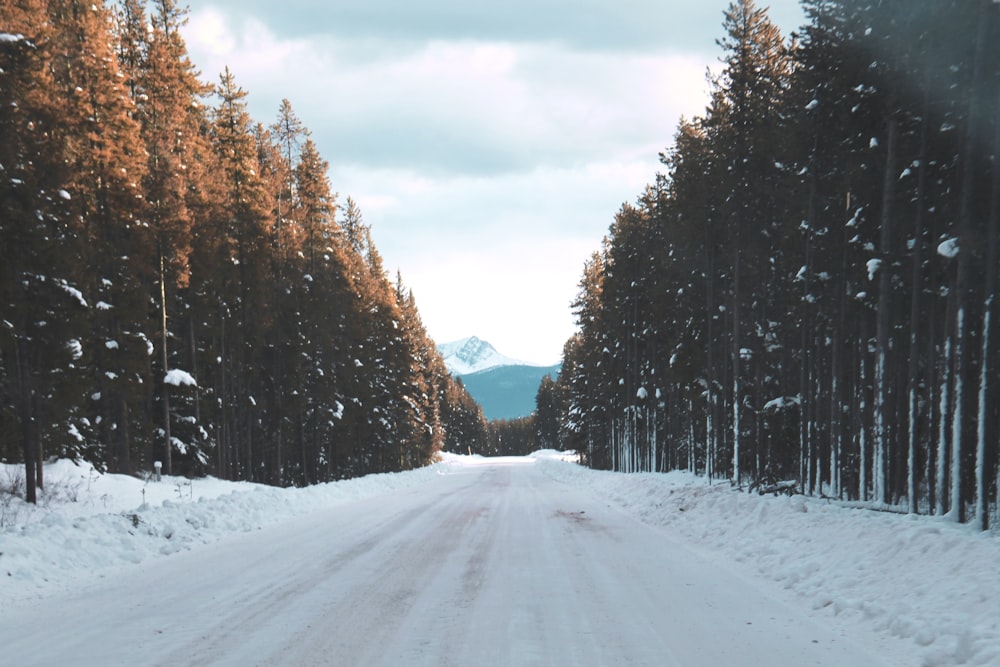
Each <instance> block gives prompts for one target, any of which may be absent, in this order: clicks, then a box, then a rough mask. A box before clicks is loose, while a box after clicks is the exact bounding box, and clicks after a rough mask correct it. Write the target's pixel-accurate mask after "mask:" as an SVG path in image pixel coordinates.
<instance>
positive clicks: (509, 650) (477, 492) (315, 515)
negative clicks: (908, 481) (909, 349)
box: [0, 452, 1000, 667]
mask: <svg viewBox="0 0 1000 667" xmlns="http://www.w3.org/2000/svg"><path fill="white" fill-rule="evenodd" d="M566 458H570V457H567V456H565V455H560V454H558V453H555V452H539V453H536V454H535V455H533V456H531V457H526V458H503V459H487V458H478V457H462V456H454V455H446V456H445V457H444V460H443V461H442V462H441V463H438V464H436V465H434V466H431V467H429V468H424V469H421V470H416V471H411V472H407V473H400V474H389V475H372V476H369V477H364V478H361V479H357V480H349V481H344V482H337V483H332V484H325V485H319V486H314V487H309V488H306V489H277V488H272V487H264V486H259V485H252V484H246V483H231V482H223V481H220V480H215V479H196V480H193V481H192V480H185V479H182V478H169V477H165V478H164V479H163V480H162V481H160V482H153V481H148V482H147V481H143V480H140V479H135V478H130V477H125V476H118V475H101V474H98V473H96V472H94V471H93V470H92V469H91V468H89V467H86V466H76V465H74V464H72V463H70V462H65V461H63V462H59V463H57V464H53V465H49V466H47V467H46V471H45V473H46V479H47V480H48V483H47V490H46V492H45V494H44V495H43V497H42V500H41V502H40V504H39V506H38V507H29V506H26V505H24V503H23V502H21V501H20V499H18V498H17V497H16V496H14V495H11V494H9V493H5V494H4V495H3V497H2V500H0V521H2V524H3V527H2V528H0V599H2V600H3V604H2V605H0V645H2V646H3V651H4V661H5V662H9V664H24V665H30V664H134V665H142V664H164V665H166V664H206V665H230V664H231V665H248V664H288V665H292V664H330V663H331V660H332V661H333V662H336V663H338V664H386V665H388V664H407V665H421V664H425V665H437V664H456V665H462V664H477V665H490V664H497V665H499V664H517V665H530V664H537V665H548V664H560V665H574V664H576V665H585V664H634V665H685V666H689V667H690V666H697V665H706V666H710V665H761V664H767V665H769V666H782V665H789V666H790V667H799V666H800V665H900V666H902V665H915V666H916V665H923V666H928V667H929V666H936V665H959V664H967V665H1000V626H998V624H1000V596H998V595H997V592H998V591H1000V568H997V567H996V564H997V563H998V562H1000V541H998V539H997V535H996V533H977V532H974V531H973V530H971V529H970V528H969V527H967V526H960V525H955V524H953V523H949V522H946V521H944V520H941V519H937V518H931V517H913V516H905V515H898V514H890V513H885V512H873V511H870V510H862V509H852V508H849V507H845V506H842V505H839V504H836V503H833V502H827V501H822V500H816V499H807V498H804V497H802V496H793V497H791V498H789V497H784V496H781V497H771V496H758V495H751V494H747V493H745V492H740V491H734V490H732V489H731V488H729V486H728V485H727V484H715V485H708V484H707V483H706V482H705V480H704V479H699V478H696V477H694V476H691V475H688V474H683V473H671V474H667V475H654V474H633V475H624V474H619V473H607V472H596V471H591V470H587V469H585V468H582V467H580V466H577V465H575V464H574V463H572V462H568V461H564V460H560V459H566ZM18 474H19V469H18V468H16V467H14V466H7V467H4V468H0V487H4V486H10V485H14V486H16V482H17V479H18Z"/></svg>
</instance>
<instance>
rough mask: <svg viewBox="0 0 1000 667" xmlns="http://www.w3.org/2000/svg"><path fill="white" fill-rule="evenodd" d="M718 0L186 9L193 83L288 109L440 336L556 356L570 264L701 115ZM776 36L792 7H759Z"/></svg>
mask: <svg viewBox="0 0 1000 667" xmlns="http://www.w3.org/2000/svg"><path fill="white" fill-rule="evenodd" d="M726 4H727V2H726V1H725V0H506V1H505V2H502V3H487V2H481V1H480V0H427V1H421V2H418V1H414V0H314V1H309V0H279V1H275V0H190V9H191V13H190V15H189V23H188V25H187V27H186V29H185V33H184V34H185V39H186V40H187V45H188V49H189V51H190V54H191V59H192V61H193V62H194V63H195V65H197V66H198V68H199V69H200V70H201V71H202V76H203V78H205V79H206V80H211V81H213V82H214V81H218V74H219V73H220V72H221V71H222V70H223V68H224V67H225V66H227V65H228V66H229V68H230V69H231V70H232V72H233V74H234V75H235V77H236V81H237V83H238V84H239V85H240V86H241V87H243V88H244V89H245V90H247V91H248V92H249V98H248V103H249V106H250V112H251V114H252V115H253V116H254V118H255V119H256V120H259V121H261V122H264V123H266V124H270V123H272V122H273V121H274V120H275V118H276V117H277V113H278V108H279V105H280V103H281V100H282V98H287V99H288V100H289V101H290V102H291V103H292V107H293V108H294V109H295V111H296V113H297V114H298V116H299V117H300V118H301V119H302V121H303V122H304V123H305V124H306V126H307V127H308V128H309V129H310V130H311V131H312V136H313V139H314V141H315V142H316V143H317V145H318V147H319V150H320V152H321V153H322V155H323V157H324V158H325V159H326V160H328V161H329V162H330V179H331V182H332V184H333V188H334V190H335V191H337V192H338V193H340V197H339V202H340V203H341V204H343V203H344V202H345V201H346V199H347V196H348V195H350V196H351V197H352V198H354V199H355V200H356V201H357V203H358V205H359V206H360V208H361V210H362V213H363V214H364V218H365V222H366V223H368V224H369V225H371V226H372V230H373V233H374V238H375V244H376V245H377V247H378V249H379V251H380V252H381V253H382V256H383V259H384V261H385V266H386V269H387V270H388V271H390V272H391V273H392V275H393V276H395V271H396V270H397V269H399V270H400V271H401V272H402V275H403V281H404V282H405V283H406V284H407V285H408V286H409V287H410V288H411V289H412V290H413V291H414V294H415V295H416V298H417V305H418V307H419V309H420V313H421V316H422V317H423V320H424V324H425V325H426V326H427V329H428V331H429V333H430V335H431V336H432V337H433V338H434V339H435V340H436V341H438V342H439V343H444V342H449V341H452V340H456V339H459V338H464V337H466V336H471V335H476V336H479V337H480V338H483V339H485V340H487V341H489V342H490V343H492V344H493V345H494V347H496V348H497V349H498V350H499V351H500V352H502V353H503V354H506V355H508V356H512V357H515V358H518V359H522V360H525V361H529V362H533V363H540V364H551V363H556V362H558V361H559V358H560V356H561V352H562V346H563V343H565V341H566V340H567V339H568V338H569V336H570V335H571V334H572V333H573V331H574V328H575V326H574V322H573V316H572V313H571V312H570V302H571V301H572V300H573V298H574V297H575V295H576V294H577V291H578V285H577V284H578V282H579V279H580V276H581V274H582V270H583V264H584V262H585V261H586V259H587V258H588V257H589V256H590V254H591V253H592V252H594V251H595V250H597V249H599V247H600V244H601V239H602V238H603V236H604V235H605V233H606V232H607V230H608V226H609V225H610V224H611V222H612V220H613V219H614V215H615V213H616V211H617V210H618V209H619V208H620V206H621V204H622V203H623V202H626V201H628V202H632V201H634V200H635V199H636V197H637V196H638V195H639V194H640V193H641V192H642V190H643V188H644V187H645V185H646V184H647V183H649V182H652V181H653V180H654V178H655V174H656V172H657V171H658V169H659V168H660V165H659V163H658V160H657V154H658V153H659V152H661V151H663V150H665V149H666V148H667V147H668V146H669V145H670V143H671V142H672V138H673V134H674V131H675V130H676V127H677V123H678V120H679V119H680V117H681V116H682V115H684V116H687V117H692V116H695V115H700V114H702V113H703V111H704V108H705V105H706V102H707V93H708V84H707V83H706V78H705V73H706V69H707V68H708V67H713V68H717V67H718V59H719V56H720V54H721V51H720V49H719V47H718V46H717V45H716V43H715V40H716V39H718V38H720V37H722V19H723V16H722V12H723V10H724V9H725V6H726ZM760 4H761V5H764V6H770V7H771V11H770V16H771V18H772V20H773V21H774V22H775V23H777V25H778V26H779V27H780V28H781V29H782V31H783V32H784V33H785V34H786V35H787V33H789V32H790V31H792V30H795V29H797V28H798V27H799V26H800V24H801V23H802V22H803V17H802V12H801V10H800V8H799V7H798V3H797V0H773V1H772V2H770V3H764V2H762V3H760Z"/></svg>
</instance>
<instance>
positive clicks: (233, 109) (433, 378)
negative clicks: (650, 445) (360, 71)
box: [0, 0, 486, 501]
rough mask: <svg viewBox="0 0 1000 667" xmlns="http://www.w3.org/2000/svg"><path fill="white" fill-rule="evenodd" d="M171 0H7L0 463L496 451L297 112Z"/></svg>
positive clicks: (169, 468)
mask: <svg viewBox="0 0 1000 667" xmlns="http://www.w3.org/2000/svg"><path fill="white" fill-rule="evenodd" d="M185 13H186V12H185V11H184V10H181V9H179V8H178V7H177V5H176V3H175V2H174V0H151V1H150V2H148V3H147V2H146V1H145V0H122V1H121V2H120V3H113V4H109V3H105V2H92V0H87V1H86V2H82V1H77V0H8V1H6V2H4V3H2V5H0V137H2V141H0V254H2V257H0V456H2V458H3V460H5V461H23V462H24V463H25V466H26V477H27V482H28V484H27V489H26V497H27V499H28V500H29V501H34V500H35V488H36V483H37V485H41V484H42V483H43V482H44V480H43V476H42V467H41V466H40V465H39V463H40V462H41V461H43V460H44V459H46V458H48V457H56V456H57V457H72V458H74V459H79V460H85V461H87V462H90V463H92V464H94V465H95V466H97V467H98V468H101V469H109V470H112V471H116V472H122V473H133V472H136V471H138V470H149V469H150V467H151V465H152V463H153V461H154V460H160V461H162V462H163V465H164V471H165V472H168V473H174V474H179V473H183V474H190V475H197V474H203V473H212V474H215V475H218V476H221V477H224V478H227V479H246V480H254V481H258V482H266V483H272V484H279V485H288V484H297V485H304V484H311V483H315V482H319V481H326V480H333V479H338V478H342V477H348V476H354V475H362V474H366V473H371V472H381V471H394V470H402V469H407V468H412V467H415V466H421V465H424V464H426V463H428V462H429V461H430V460H431V459H432V457H433V456H434V454H435V452H436V451H438V450H440V449H441V448H442V447H448V448H453V449H456V450H458V449H460V448H461V447H464V446H466V444H467V443H470V442H473V443H474V442H478V441H480V440H485V437H486V423H485V420H484V419H483V416H482V413H481V411H480V409H479V406H478V405H476V404H475V403H474V401H473V400H472V399H471V398H470V397H469V395H468V394H467V393H466V392H465V390H464V388H463V387H462V386H461V384H460V383H457V382H456V381H455V380H453V379H452V377H451V376H450V375H449V373H448V372H447V370H446V369H445V366H444V363H443V361H442V359H441V357H440V355H439V354H438V353H437V350H436V348H435V345H434V343H433V342H432V341H431V340H430V339H429V338H428V336H427V333H426V331H425V329H424V327H423V325H422V323H421V320H420V316H419V314H418V312H417V307H416V304H415V301H414V297H413V294H412V293H411V292H410V291H409V290H408V289H407V288H406V287H405V286H404V284H403V282H402V280H401V279H399V278H398V277H397V279H396V280H395V282H391V281H390V280H388V279H387V277H386V275H385V273H384V270H383V266H382V261H381V258H380V256H379V253H378V251H377V250H376V248H375V245H374V243H373V242H372V237H371V232H370V228H369V227H368V226H367V225H365V224H364V222H363V219H362V215H361V212H360V210H359V208H358V207H357V205H356V204H355V203H354V202H353V201H352V200H351V199H350V198H348V199H347V203H346V206H340V205H339V204H338V202H337V195H336V194H335V193H334V192H333V190H332V188H331V184H330V182H329V180H328V177H327V162H326V161H324V160H323V159H322V157H321V156H320V155H319V152H318V150H317V147H316V145H315V144H314V143H313V141H312V140H311V139H310V134H309V131H308V130H307V129H306V128H305V127H304V125H303V123H302V122H301V121H300V119H299V118H298V117H297V116H296V114H295V112H294V111H293V109H292V107H291V105H290V104H289V103H288V102H287V100H286V101H284V102H283V103H282V105H281V107H280V109H279V110H278V112H277V116H276V118H275V120H274V122H273V123H272V124H270V125H264V124H261V123H259V122H255V121H253V120H252V119H251V117H250V116H249V114H248V112H247V107H246V101H245V98H246V92H245V91H244V90H243V89H241V88H240V87H239V86H238V85H237V84H236V81H235V78H234V76H233V74H232V73H231V72H230V71H229V70H228V68H227V69H226V71H225V72H223V73H222V75H221V76H220V78H219V81H218V83H216V84H215V85H207V84H206V83H204V82H202V81H201V80H199V73H198V72H197V71H196V70H195V67H194V65H193V64H192V63H191V62H190V60H189V58H188V54H187V51H186V46H185V44H184V41H183V39H182V37H181V34H180V27H181V26H182V24H183V22H184V20H185Z"/></svg>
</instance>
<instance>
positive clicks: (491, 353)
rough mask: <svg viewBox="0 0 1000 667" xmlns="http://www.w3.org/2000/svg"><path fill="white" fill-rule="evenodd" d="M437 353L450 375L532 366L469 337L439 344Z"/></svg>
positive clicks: (473, 337) (482, 341)
mask: <svg viewBox="0 0 1000 667" xmlns="http://www.w3.org/2000/svg"><path fill="white" fill-rule="evenodd" d="M438 351H439V352H440V353H441V356H442V357H444V363H445V366H447V367H448V370H449V371H450V372H451V373H452V375H469V374H471V373H478V372H480V371H485V370H489V369H490V368H496V367H497V366H534V365H535V364H529V363H527V362H524V361H518V360H517V359H511V358H510V357H506V356H504V355H502V354H500V353H499V352H497V351H496V348H494V347H493V346H492V345H490V344H489V343H487V342H486V341H485V340H481V339H479V338H476V337H475V336H470V337H469V338H463V339H462V340H456V341H453V342H451V343H441V344H439V345H438Z"/></svg>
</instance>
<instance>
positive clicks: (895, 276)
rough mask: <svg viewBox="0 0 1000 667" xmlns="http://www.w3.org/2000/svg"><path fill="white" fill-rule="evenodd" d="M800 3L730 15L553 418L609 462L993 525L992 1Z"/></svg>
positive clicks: (587, 328) (998, 398)
mask: <svg viewBox="0 0 1000 667" xmlns="http://www.w3.org/2000/svg"><path fill="white" fill-rule="evenodd" d="M802 5H803V7H804V10H805V14H806V25H804V26H803V27H802V28H801V30H800V32H799V33H797V34H793V35H791V36H790V37H789V38H785V37H783V36H782V35H781V34H780V33H779V31H778V30H777V28H776V27H775V26H774V25H773V24H772V23H771V22H770V20H769V18H768V16H767V13H766V10H765V9H763V8H761V7H759V6H757V5H756V3H755V2H753V0H738V1H736V2H733V3H732V4H731V5H730V6H729V8H728V10H726V11H725V13H724V21H723V32H724V35H723V37H722V38H721V39H720V40H719V41H718V44H719V46H720V47H721V50H722V56H721V58H720V60H721V69H720V71H719V72H718V73H717V75H714V76H713V77H712V92H711V97H710V102H709V105H708V107H707V108H706V110H705V112H704V115H703V116H700V117H696V118H693V119H682V120H681V121H680V123H679V126H678V128H677V131H676V135H675V137H674V144H673V147H672V148H671V149H670V150H669V151H667V152H665V153H664V154H662V155H661V161H662V163H663V165H664V167H665V170H664V171H665V173H663V174H661V175H659V176H658V177H657V178H656V181H655V183H654V184H652V185H650V186H649V187H648V188H647V189H646V191H645V192H643V193H641V195H640V196H639V197H638V199H637V201H636V203H635V204H626V205H623V207H622V208H621V210H620V211H619V212H618V213H617V215H616V216H615V218H614V222H613V224H612V225H611V227H610V232H609V234H608V235H607V237H606V238H605V240H604V243H603V246H602V248H601V249H600V251H599V252H596V253H594V254H593V256H592V258H591V259H590V260H589V261H588V262H587V263H586V266H585V267H584V270H583V277H582V279H581V282H580V291H579V296H578V298H577V300H576V301H575V303H574V309H575V311H574V312H575V314H576V317H577V322H578V332H577V333H576V334H575V335H574V336H573V337H572V338H571V339H570V340H569V341H567V343H566V345H565V350H564V360H563V367H562V373H561V374H560V376H559V379H558V382H557V383H556V385H555V386H554V387H549V388H547V389H545V391H544V392H542V391H541V390H540V401H541V400H542V399H543V398H544V400H545V402H544V405H545V406H546V408H547V411H546V414H547V415H548V416H547V417H543V418H540V419H538V421H539V423H538V424H537V425H536V430H537V431H538V432H539V433H543V432H552V431H555V432H557V433H558V436H557V440H558V445H559V446H561V447H563V448H566V449H577V450H579V451H580V452H581V454H582V455H583V457H584V459H585V461H586V462H587V463H588V464H589V465H591V466H593V467H597V468H607V469H613V470H620V471H666V470H672V469H689V470H693V471H697V472H698V473H700V474H706V475H707V476H708V477H709V478H710V479H722V480H726V479H728V480H730V481H731V483H732V484H733V485H735V486H739V487H742V488H748V489H750V488H791V487H794V488H797V489H798V490H799V491H801V492H803V493H808V494H816V495H825V496H828V497H833V498H840V499H844V500H856V501H862V502H866V503H868V504H870V505H874V506H878V507H881V508H884V509H893V510H898V511H909V512H923V513H933V514H940V515H948V516H950V517H951V518H953V519H955V520H957V521H970V520H971V521H973V522H974V523H975V524H976V525H977V526H978V527H981V528H986V527H987V525H988V520H989V517H990V515H991V514H994V515H995V514H996V497H997V495H996V494H997V463H998V461H997V458H998V457H997V454H998V444H997V441H998V438H1000V393H998V390H1000V364H998V363H997V362H998V359H997V336H998V334H997V330H996V329H997V327H996V324H995V319H996V317H997V312H996V311H997V306H996V289H997V265H998V262H1000V260H998V255H997V235H998V227H1000V220H998V218H1000V166H998V165H997V164H996V160H997V159H998V156H1000V4H997V3H996V2H994V1H992V0H804V2H803V3H802ZM543 394H544V395H543ZM539 405H540V407H541V406H542V405H543V403H542V402H540V404H539ZM553 406H554V409H552V407H553ZM540 412H541V410H540ZM539 416H540V415H536V418H538V417H539Z"/></svg>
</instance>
